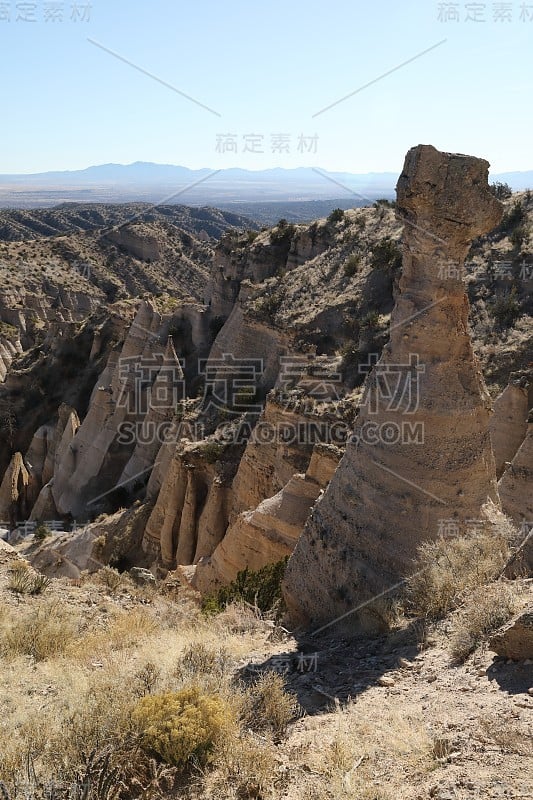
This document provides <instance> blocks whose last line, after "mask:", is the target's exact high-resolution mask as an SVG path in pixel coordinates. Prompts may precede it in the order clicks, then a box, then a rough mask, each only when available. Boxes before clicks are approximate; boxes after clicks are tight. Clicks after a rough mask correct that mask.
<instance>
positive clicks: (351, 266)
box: [344, 254, 361, 278]
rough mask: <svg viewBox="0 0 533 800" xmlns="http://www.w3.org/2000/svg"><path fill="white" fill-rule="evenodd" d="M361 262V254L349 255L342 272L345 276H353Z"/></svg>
mask: <svg viewBox="0 0 533 800" xmlns="http://www.w3.org/2000/svg"><path fill="white" fill-rule="evenodd" d="M360 264H361V256H360V255H356V254H354V255H351V256H350V257H349V258H348V259H346V262H345V264H344V274H345V275H346V277H347V278H351V277H353V275H355V274H356V272H357V270H358V269H359V266H360Z"/></svg>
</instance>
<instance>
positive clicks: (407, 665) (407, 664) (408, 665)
mask: <svg viewBox="0 0 533 800" xmlns="http://www.w3.org/2000/svg"><path fill="white" fill-rule="evenodd" d="M398 664H399V666H400V667H401V668H402V669H413V667H414V666H415V665H414V664H413V662H412V661H409V660H408V659H407V658H399V659H398Z"/></svg>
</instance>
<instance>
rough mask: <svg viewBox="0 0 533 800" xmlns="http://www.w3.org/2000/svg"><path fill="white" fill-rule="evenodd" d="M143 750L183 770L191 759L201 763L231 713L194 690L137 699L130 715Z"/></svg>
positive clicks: (228, 723)
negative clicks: (137, 731)
mask: <svg viewBox="0 0 533 800" xmlns="http://www.w3.org/2000/svg"><path fill="white" fill-rule="evenodd" d="M132 719H133V721H134V722H135V723H136V724H137V725H138V727H139V731H140V733H141V736H142V744H143V748H144V749H146V750H147V751H148V752H149V753H154V754H156V755H157V756H158V757H159V758H160V759H161V760H162V761H164V762H165V763H167V764H172V765H174V766H176V767H180V768H181V769H184V768H185V767H186V766H187V764H188V763H189V762H191V761H192V760H194V761H195V762H197V763H199V764H205V763H206V762H207V761H209V759H210V756H211V754H212V752H213V750H214V748H215V746H216V745H217V743H218V742H220V741H221V739H222V737H223V735H224V733H225V732H226V731H228V729H230V728H231V726H232V722H233V719H232V711H231V709H230V707H229V706H228V704H227V703H226V702H225V701H224V700H223V699H222V698H221V697H220V696H218V695H216V694H207V693H204V692H202V691H201V690H200V689H199V688H198V687H194V686H193V687H190V688H186V689H182V690H181V691H179V692H163V693H161V694H153V695H148V696H146V697H143V698H141V700H139V702H138V703H137V705H136V706H135V708H134V710H133V713H132Z"/></svg>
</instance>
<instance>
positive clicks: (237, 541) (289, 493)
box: [191, 447, 340, 592]
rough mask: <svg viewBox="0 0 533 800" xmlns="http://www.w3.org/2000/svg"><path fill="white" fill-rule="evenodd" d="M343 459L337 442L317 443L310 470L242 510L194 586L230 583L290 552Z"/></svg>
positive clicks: (198, 571)
mask: <svg viewBox="0 0 533 800" xmlns="http://www.w3.org/2000/svg"><path fill="white" fill-rule="evenodd" d="M339 459H340V453H339V451H338V450H337V449H336V448H334V447H329V448H328V447H319V448H316V450H315V452H314V453H313V456H312V458H311V463H310V465H309V469H308V471H307V472H306V473H305V474H295V475H292V476H291V477H290V478H289V480H288V482H287V483H286V485H285V486H284V487H283V488H282V489H281V490H280V491H279V492H278V493H277V494H275V495H274V496H273V497H269V498H267V499H266V500H263V501H262V502H261V503H260V504H259V505H258V506H257V508H255V509H254V510H252V511H245V512H243V513H241V514H239V516H238V517H237V518H236V520H235V522H234V523H233V525H230V527H229V528H228V530H227V531H226V533H225V535H224V538H223V539H222V541H221V543H220V544H219V546H218V547H217V548H216V549H215V550H214V552H213V551H212V553H213V555H212V556H211V558H205V559H199V560H198V563H197V567H196V570H195V572H194V577H193V578H192V581H191V582H192V585H193V587H194V588H195V589H198V590H199V591H200V592H209V591H212V590H213V589H215V588H216V587H217V586H218V585H221V584H227V583H230V582H231V581H232V580H234V579H235V578H236V577H237V573H238V572H240V571H241V570H243V569H244V568H247V569H250V570H252V571H257V570H259V569H261V567H264V566H266V565H267V564H273V563H276V562H277V561H280V560H281V559H282V558H285V557H286V556H289V555H290V554H291V553H292V551H293V550H294V547H295V545H296V543H297V541H298V539H299V537H300V535H301V533H302V530H303V526H304V524H305V521H306V519H307V517H308V515H309V511H310V509H311V508H312V506H313V504H314V503H315V501H316V499H317V497H318V496H319V494H320V492H321V491H322V490H323V489H324V488H325V487H326V486H327V484H328V482H329V480H330V479H331V477H332V475H333V473H334V471H335V469H336V467H337V464H338V463H339Z"/></svg>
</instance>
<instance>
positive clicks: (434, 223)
mask: <svg viewBox="0 0 533 800" xmlns="http://www.w3.org/2000/svg"><path fill="white" fill-rule="evenodd" d="M488 167H489V164H488V163H487V162H486V161H483V160H482V159H478V158H473V157H470V156H463V155H456V154H450V153H441V152H439V151H438V150H436V149H435V148H434V147H431V146H428V145H419V146H418V147H415V148H413V149H411V150H410V151H409V152H408V153H407V156H406V159H405V165H404V169H403V172H402V174H401V176H400V179H399V181H398V186H397V198H398V203H397V205H398V213H399V216H400V218H401V219H402V220H403V221H404V223H405V229H404V251H403V270H402V277H401V279H400V284H399V294H398V297H397V301H396V305H395V308H394V310H393V313H392V316H391V326H390V341H389V343H388V344H387V345H386V347H385V348H384V351H383V354H382V357H381V359H380V360H379V362H378V363H377V364H375V366H374V367H373V369H372V371H371V372H370V374H369V375H368V377H367V382H366V387H365V397H364V401H363V404H362V407H361V410H360V413H359V416H358V418H357V422H356V425H355V430H354V436H353V440H352V442H351V443H350V444H349V445H348V447H347V450H346V453H345V455H344V457H343V459H342V461H341V463H340V465H339V467H338V469H337V471H336V473H335V475H334V477H333V479H332V481H331V483H330V485H329V487H328V489H327V491H326V492H325V493H324V495H323V496H322V498H321V499H320V500H319V501H318V502H317V504H316V505H315V507H314V509H313V512H312V514H311V516H310V518H309V520H308V522H307V525H306V528H305V529H304V532H303V534H302V536H301V538H300V540H299V542H298V544H297V546H296V549H295V551H294V553H293V555H292V557H291V559H290V561H289V564H288V568H287V573H286V577H285V586H284V593H285V598H286V602H287V605H288V608H289V613H290V614H291V615H292V617H293V620H295V621H296V620H298V621H301V622H311V621H312V622H315V623H321V622H325V621H330V620H333V619H334V618H336V617H338V616H339V615H342V614H345V613H347V612H349V611H350V610H352V609H354V608H356V607H357V606H358V605H359V604H361V603H365V602H367V601H368V600H370V598H372V597H374V596H376V595H378V594H379V593H381V592H383V591H386V590H387V589H389V588H390V587H392V586H393V585H395V584H396V583H398V582H400V581H401V580H402V579H403V578H404V577H405V576H406V575H408V574H409V573H410V572H412V570H413V560H414V558H415V556H416V551H417V548H418V546H419V545H420V543H421V542H422V541H424V540H428V539H435V538H437V537H438V536H439V535H442V534H448V535H457V534H458V533H460V532H464V531H465V530H468V528H469V526H470V525H472V524H474V523H477V522H478V521H480V520H481V518H482V516H483V512H482V507H483V506H484V504H485V503H486V502H487V501H488V500H492V501H493V502H494V503H496V504H498V503H499V500H498V492H497V484H496V474H495V466H494V458H493V454H492V449H491V442H490V436H489V417H490V401H489V397H488V394H487V391H486V388H485V385H484V382H483V378H482V376H481V373H480V370H479V367H478V364H477V362H476V358H475V356H474V353H473V349H472V344H471V340H470V335H469V331H468V300H467V297H466V294H465V291H464V285H463V280H462V273H463V266H464V260H465V257H466V255H467V253H468V249H469V247H470V244H471V242H472V240H473V239H475V238H476V237H477V236H480V235H481V234H483V233H486V232H488V231H489V230H491V229H492V228H493V227H494V226H495V225H496V224H497V223H498V222H499V220H500V218H501V214H502V207H501V204H500V203H499V202H498V201H497V200H496V199H495V198H494V197H493V196H492V194H491V193H490V191H489V188H488V182H487V178H488ZM355 619H356V617H355V616H354V617H353V618H352V619H351V622H352V623H353V624H355Z"/></svg>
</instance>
